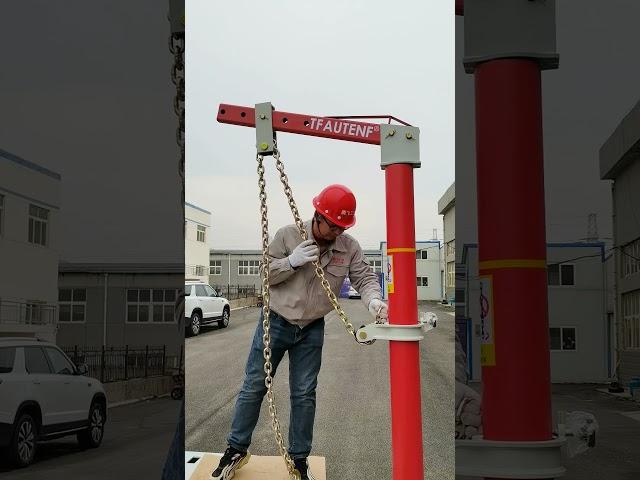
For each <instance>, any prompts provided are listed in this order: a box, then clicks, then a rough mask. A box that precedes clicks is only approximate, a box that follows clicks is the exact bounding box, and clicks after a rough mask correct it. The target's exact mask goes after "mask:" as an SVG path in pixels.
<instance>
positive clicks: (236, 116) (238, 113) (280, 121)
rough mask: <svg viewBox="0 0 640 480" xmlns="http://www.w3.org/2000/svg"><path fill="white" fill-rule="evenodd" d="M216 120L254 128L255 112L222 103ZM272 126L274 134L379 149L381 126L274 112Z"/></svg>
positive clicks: (247, 108)
mask: <svg viewBox="0 0 640 480" xmlns="http://www.w3.org/2000/svg"><path fill="white" fill-rule="evenodd" d="M217 120H218V122H220V123H230V124H232V125H240V126H243V127H253V128H255V126H256V113H255V108H252V107H242V106H239V105H229V104H226V103H221V104H220V107H219V108H218V117H217ZM272 123H273V129H274V130H275V131H276V132H286V133H298V134H301V135H310V136H313V137H324V138H332V139H334V140H345V141H348V142H357V143H368V144H371V145H380V125H378V124H375V123H366V122H354V121H351V120H345V119H336V118H331V117H319V116H316V115H304V114H300V113H289V112H276V111H274V112H273V122H272Z"/></svg>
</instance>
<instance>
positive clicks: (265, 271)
mask: <svg viewBox="0 0 640 480" xmlns="http://www.w3.org/2000/svg"><path fill="white" fill-rule="evenodd" d="M273 158H274V159H275V161H276V168H277V169H278V172H280V182H281V183H282V186H283V187H284V193H285V195H286V197H287V201H288V202H289V207H290V208H291V213H292V214H293V219H294V221H295V224H296V226H297V227H298V231H299V233H300V236H301V237H302V239H303V240H307V238H308V236H307V231H306V230H305V228H304V223H303V222H302V219H301V218H300V212H299V211H298V207H297V206H296V202H295V200H294V198H293V192H292V190H291V187H290V186H289V178H288V177H287V174H286V173H285V172H284V163H282V160H280V151H279V150H278V146H277V144H276V142H275V140H274V149H273ZM256 160H257V162H258V188H259V191H260V193H259V197H260V214H261V226H262V228H261V231H262V264H261V272H260V276H261V278H262V297H263V301H262V328H263V330H264V334H263V335H262V342H263V344H264V350H263V356H264V373H265V379H264V383H265V385H266V387H267V400H268V402H269V415H270V416H271V428H272V429H273V432H274V434H275V437H276V443H277V444H278V451H279V452H280V455H281V456H282V458H284V461H285V464H286V465H287V470H288V471H289V478H290V480H299V479H300V476H299V473H298V470H296V469H295V464H294V463H293V460H292V459H291V456H290V455H289V453H288V452H287V448H286V446H285V444H284V438H283V436H282V431H281V429H280V422H279V421H278V411H277V409H276V404H275V397H274V393H273V374H272V372H273V365H272V363H271V333H270V327H271V321H270V318H269V315H270V313H271V307H270V293H269V219H268V216H267V192H266V182H265V180H264V171H265V170H264V157H263V156H262V155H260V154H258V155H257V156H256ZM313 266H314V267H315V274H316V276H317V277H318V278H319V279H320V283H321V284H322V288H323V289H324V291H325V293H326V294H327V297H328V298H329V301H330V302H331V305H332V306H333V309H334V310H335V311H336V313H337V314H338V316H339V317H340V320H342V323H344V326H345V328H346V329H347V332H349V334H351V335H353V337H354V338H356V332H355V329H354V328H353V325H352V324H351V322H349V319H348V317H347V314H346V313H345V311H344V310H343V309H342V307H341V306H340V304H339V303H338V299H337V297H336V295H335V294H334V293H333V291H332V290H331V285H330V284H329V281H328V280H327V279H326V278H325V276H324V269H323V268H322V266H321V265H320V259H318V260H316V261H314V262H313ZM356 341H357V339H356ZM359 343H360V342H359ZM363 343H365V344H371V343H373V342H363ZM289 428H291V427H289Z"/></svg>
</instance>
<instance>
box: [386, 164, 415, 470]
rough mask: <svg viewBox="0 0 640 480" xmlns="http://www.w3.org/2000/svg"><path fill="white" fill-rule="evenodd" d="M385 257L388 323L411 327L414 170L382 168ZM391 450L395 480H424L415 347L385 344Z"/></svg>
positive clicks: (394, 167)
mask: <svg viewBox="0 0 640 480" xmlns="http://www.w3.org/2000/svg"><path fill="white" fill-rule="evenodd" d="M385 183H386V202H387V254H388V255H391V256H392V258H393V260H392V262H393V292H389V323H391V324H398V325H410V324H412V325H414V324H415V323H416V321H417V319H418V300H417V289H416V256H415V246H416V237H415V217H414V204H413V201H414V200H413V166H412V165H410V164H405V163H399V164H394V165H389V166H387V167H386V169H385ZM389 356H390V379H391V445H392V450H393V453H392V465H393V479H394V480H423V478H424V466H423V460H422V411H421V401H420V348H419V342H417V341H416V342H404V341H394V340H391V341H390V342H389Z"/></svg>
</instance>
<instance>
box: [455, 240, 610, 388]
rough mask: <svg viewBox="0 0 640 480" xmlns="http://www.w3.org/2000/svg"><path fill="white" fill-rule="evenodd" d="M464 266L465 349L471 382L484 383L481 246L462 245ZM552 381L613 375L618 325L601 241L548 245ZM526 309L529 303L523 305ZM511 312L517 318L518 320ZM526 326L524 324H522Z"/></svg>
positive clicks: (583, 380)
mask: <svg viewBox="0 0 640 480" xmlns="http://www.w3.org/2000/svg"><path fill="white" fill-rule="evenodd" d="M462 263H463V265H464V266H465V267H466V278H465V280H464V281H465V285H462V287H463V288H464V290H465V294H466V302H465V305H466V318H467V319H468V322H469V323H468V334H467V335H466V338H467V353H468V363H469V364H468V366H469V372H470V374H471V380H474V381H480V380H481V377H482V372H481V366H480V344H481V322H480V301H479V299H480V286H479V280H478V248H477V245H476V244H467V245H464V246H463V248H462ZM547 280H548V293H547V295H548V297H547V298H548V309H549V340H550V345H549V346H550V353H549V354H550V357H551V381H552V382H557V383H563V382H571V383H602V382H606V381H607V380H608V379H609V378H610V376H611V370H612V356H613V352H612V335H613V334H614V326H613V324H612V321H611V317H610V316H609V315H608V312H607V295H606V292H607V270H606V259H605V248H604V243H602V242H590V243H587V242H584V243H549V244H547ZM521 308H522V309H526V308H527V306H526V305H522V306H521ZM517 313H518V312H513V321H517ZM523 328H526V325H523Z"/></svg>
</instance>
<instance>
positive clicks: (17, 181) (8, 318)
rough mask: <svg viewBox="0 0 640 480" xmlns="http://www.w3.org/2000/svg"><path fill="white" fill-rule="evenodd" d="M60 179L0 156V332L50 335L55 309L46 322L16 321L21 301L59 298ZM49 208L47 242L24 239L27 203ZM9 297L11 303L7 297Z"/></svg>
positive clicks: (47, 301)
mask: <svg viewBox="0 0 640 480" xmlns="http://www.w3.org/2000/svg"><path fill="white" fill-rule="evenodd" d="M59 188H60V180H59V178H55V177H54V176H51V175H48V174H45V173H43V172H40V171H37V170H35V169H33V168H29V167H28V166H25V165H21V164H19V163H16V162H14V161H12V160H9V159H7V158H4V157H3V156H0V195H3V196H4V206H3V208H2V216H3V218H2V233H1V234H0V265H2V267H1V268H0V300H2V302H3V304H2V307H1V308H0V334H14V333H19V334H24V335H29V336H30V335H34V334H37V335H38V336H39V337H41V338H43V339H46V340H50V341H55V322H56V321H57V316H56V314H55V310H48V309H47V311H50V312H51V313H49V314H46V313H45V314H44V315H49V316H48V317H47V318H49V319H50V320H51V322H52V323H49V324H47V325H42V326H37V325H24V324H21V325H20V324H16V322H17V321H18V320H19V319H20V318H22V321H23V320H24V312H22V313H20V312H21V310H24V307H21V309H20V307H18V306H17V305H16V304H14V303H13V302H16V303H20V304H24V303H27V302H30V303H41V304H46V305H48V306H49V309H52V308H55V307H56V305H57V301H58V257H59V254H58V248H59V246H58V243H57V240H58V234H59V231H58V230H57V228H58V225H59V215H60V207H59V198H60V197H59ZM30 204H33V205H36V206H39V207H41V208H45V209H47V210H48V211H49V216H48V223H47V244H46V246H42V245H35V244H32V243H29V241H28V240H29V237H28V235H29V205H30ZM7 302H10V303H7Z"/></svg>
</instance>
